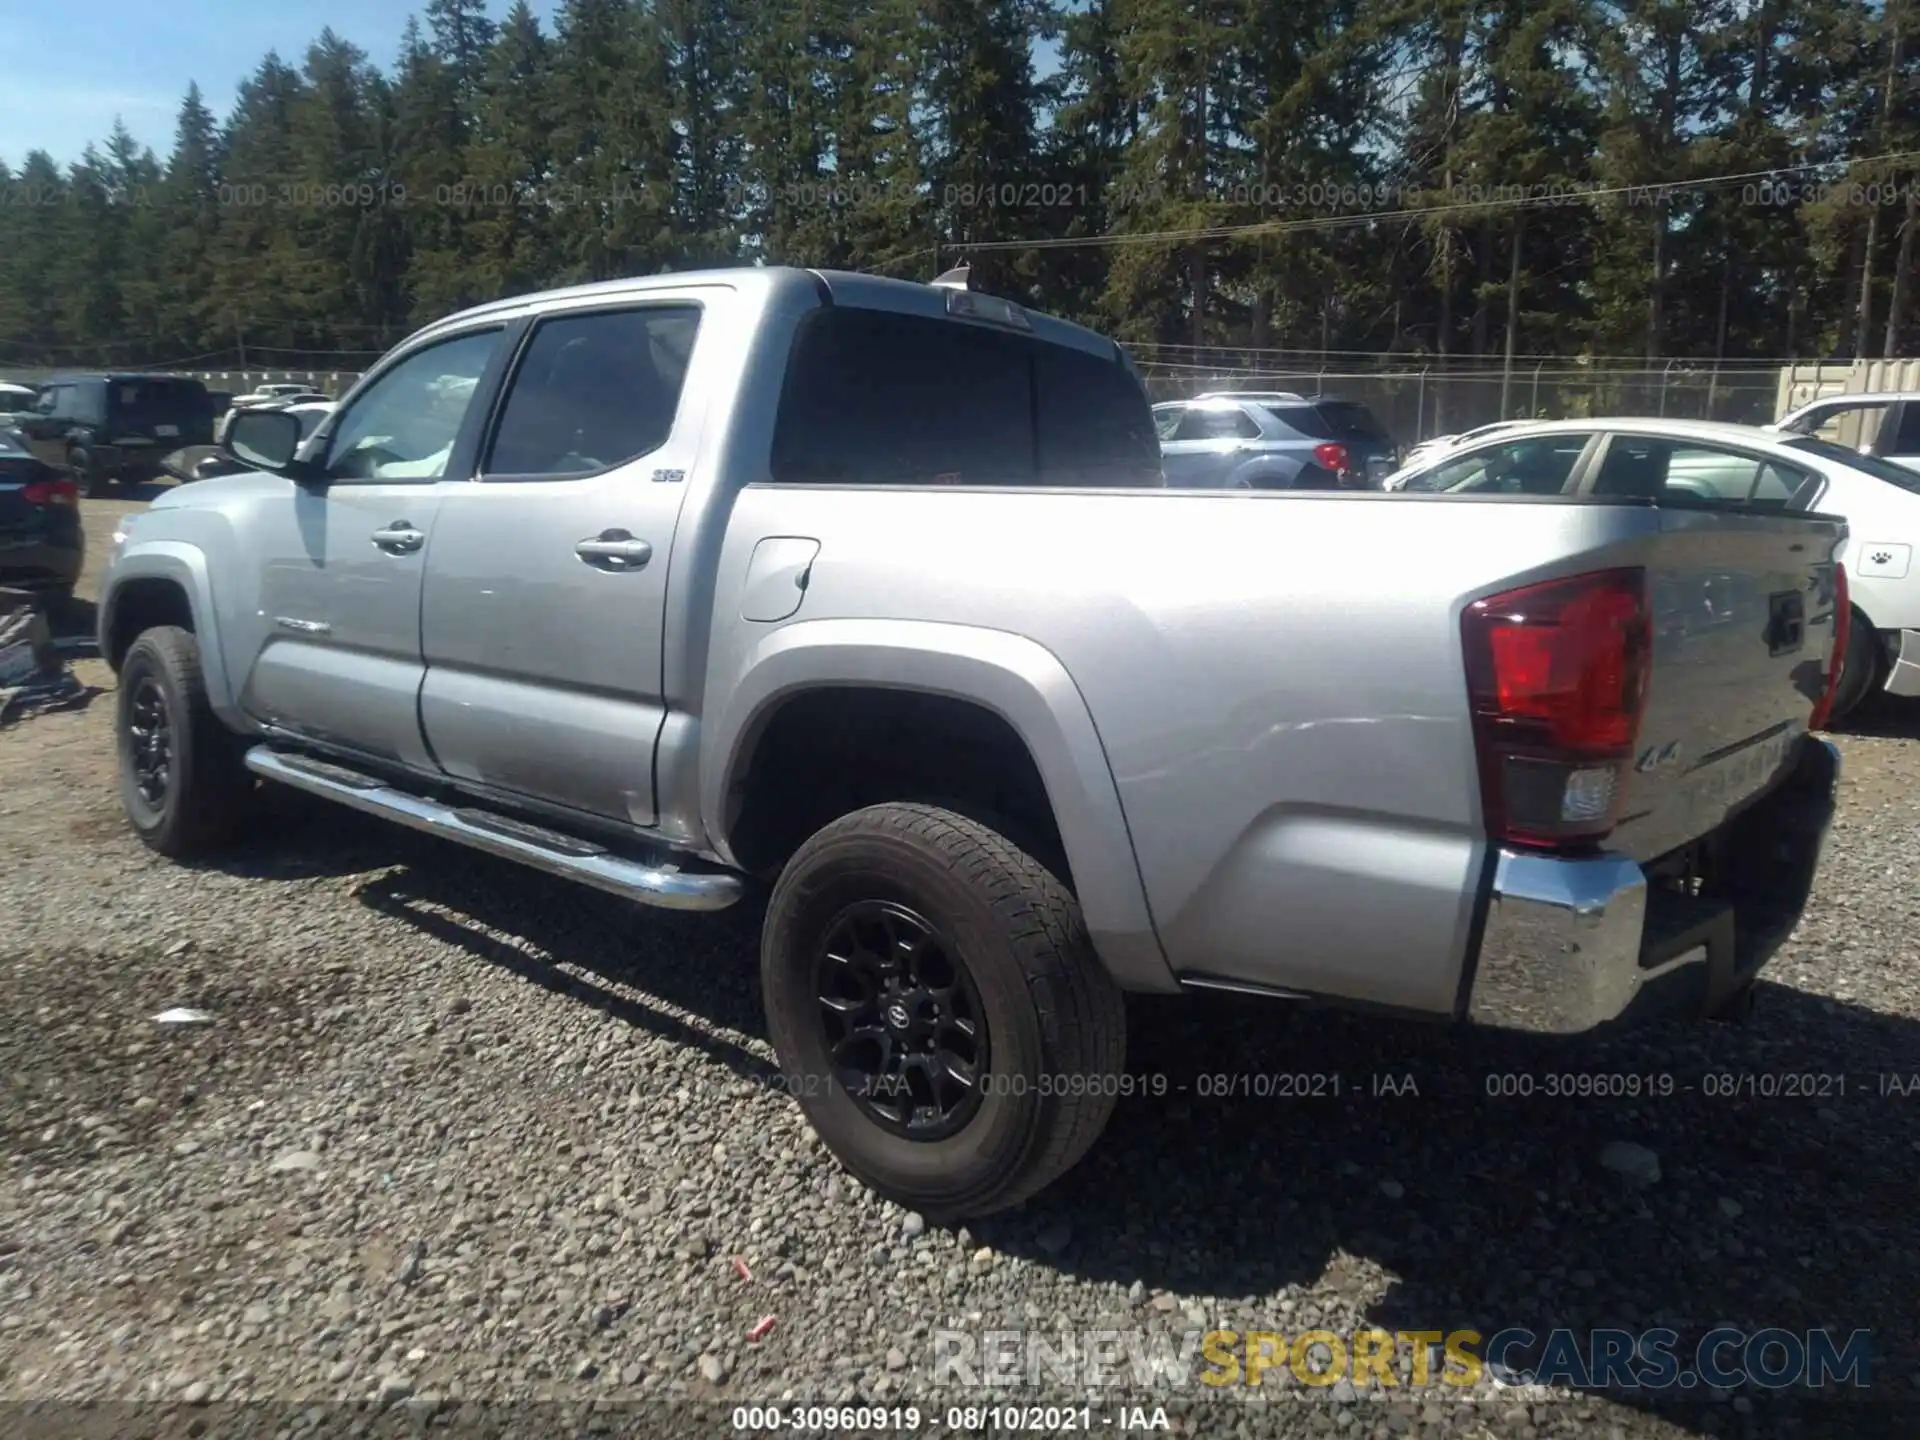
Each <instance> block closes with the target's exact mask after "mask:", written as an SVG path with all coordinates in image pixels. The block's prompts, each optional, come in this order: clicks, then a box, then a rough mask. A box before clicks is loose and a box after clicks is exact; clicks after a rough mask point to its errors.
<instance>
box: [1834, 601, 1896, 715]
mask: <svg viewBox="0 0 1920 1440" xmlns="http://www.w3.org/2000/svg"><path fill="white" fill-rule="evenodd" d="M1884 668H1885V667H1884V665H1883V662H1882V656H1881V651H1880V639H1879V637H1878V636H1877V635H1875V634H1874V631H1873V622H1872V621H1870V620H1868V619H1867V617H1866V616H1864V615H1862V614H1861V613H1860V612H1859V611H1858V610H1855V611H1854V612H1853V616H1852V619H1851V620H1850V621H1849V622H1848V625H1847V653H1846V658H1845V659H1843V660H1842V661H1841V662H1840V683H1839V684H1838V685H1837V686H1835V687H1834V695H1833V710H1832V711H1831V713H1830V714H1829V715H1828V716H1827V720H1828V723H1829V724H1834V723H1837V722H1838V721H1840V720H1843V719H1845V718H1846V717H1847V716H1848V715H1849V714H1851V713H1852V712H1853V711H1855V710H1858V709H1859V708H1860V706H1861V704H1862V702H1864V701H1865V700H1866V698H1867V696H1868V695H1870V694H1871V693H1872V692H1873V691H1874V690H1876V689H1878V688H1879V686H1880V683H1881V681H1882V680H1883V679H1884V675H1883V670H1884Z"/></svg>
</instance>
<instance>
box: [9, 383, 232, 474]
mask: <svg viewBox="0 0 1920 1440" xmlns="http://www.w3.org/2000/svg"><path fill="white" fill-rule="evenodd" d="M213 421H214V412H213V397H212V396H211V395H209V394H208V393H207V387H206V386H205V385H202V384H201V383H200V382H199V381H198V380H192V379H188V378H187V377H186V376H182V375H141V374H132V375H62V376H59V377H57V378H56V379H54V380H52V381H50V382H49V383H48V384H47V386H46V388H45V389H43V390H42V391H41V392H40V399H39V402H38V403H37V404H36V405H35V406H34V408H33V410H32V412H31V413H30V414H28V415H25V416H23V417H22V418H21V421H20V429H21V430H22V431H23V432H24V433H25V434H26V437H27V443H28V445H29V446H30V447H31V448H32V450H33V453H34V454H35V455H36V456H38V457H39V458H40V459H41V460H43V461H45V462H46V463H47V464H49V465H57V466H59V467H60V468H62V469H64V470H65V471H67V473H68V474H70V475H71V476H72V477H73V480H74V483H75V484H76V485H78V486H79V487H80V488H81V489H82V490H84V491H86V492H87V493H88V494H89V495H91V494H94V493H96V492H97V491H99V490H100V488H101V487H102V486H104V485H107V484H111V483H114V482H119V483H121V484H125V485H136V484H138V483H140V482H141V481H142V480H150V479H152V478H153V477H154V476H156V475H158V474H159V473H160V462H161V460H163V459H164V458H165V457H166V456H168V455H170V454H172V453H173V452H174V451H175V450H179V449H181V448H183V447H185V446H188V445H211V444H212V443H213Z"/></svg>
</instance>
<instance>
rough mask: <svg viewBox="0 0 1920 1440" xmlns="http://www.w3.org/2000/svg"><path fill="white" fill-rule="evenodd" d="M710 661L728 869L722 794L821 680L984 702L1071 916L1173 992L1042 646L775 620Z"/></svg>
mask: <svg viewBox="0 0 1920 1440" xmlns="http://www.w3.org/2000/svg"><path fill="white" fill-rule="evenodd" d="M728 668H729V667H722V666H719V665H716V666H715V669H714V672H713V673H714V679H713V680H712V682H711V683H710V688H709V696H708V703H707V705H706V714H707V715H708V716H709V717H712V718H711V720H710V721H709V723H708V725H707V727H706V729H705V734H704V736H703V744H702V755H701V766H700V769H701V783H700V797H701V816H702V823H703V825H704V827H705V829H706V833H707V834H708V836H710V837H712V838H713V843H714V846H715V849H716V850H717V851H718V852H719V853H720V854H721V855H722V856H724V857H726V858H727V859H728V860H729V862H730V863H731V862H732V858H733V857H732V852H731V849H730V846H729V845H728V842H727V838H726V833H725V829H726V827H725V813H726V812H725V800H726V796H727V793H728V790H729V787H730V786H732V785H733V784H735V783H736V781H737V777H738V775H739V774H741V773H743V771H744V767H745V766H746V765H747V764H748V763H749V759H750V755H751V749H752V746H753V744H754V743H755V742H756V740H757V738H758V736H759V734H760V733H761V732H762V730H763V728H764V725H765V722H766V720H767V718H768V717H769V716H771V715H772V713H773V712H774V711H775V710H776V709H777V708H778V707H779V705H780V704H782V703H783V702H784V701H786V700H787V699H789V698H791V697H792V696H794V695H797V694H799V693H801V692H802V691H805V690H808V689H814V688H818V687H821V686H848V685H855V686H858V685H871V686H879V687H886V688H890V689H909V690H920V691H923V692H925V693H928V694H934V695H945V696H950V697H952V698H954V699H956V700H962V701H969V702H972V703H974V704H977V705H983V706H985V707H986V708H987V709H989V710H992V711H994V712H995V713H996V714H998V715H999V716H1000V717H1001V718H1002V719H1004V720H1006V721H1007V723H1008V724H1009V725H1011V726H1012V727H1013V730H1014V732H1015V733H1016V734H1018V735H1019V736H1020V738H1021V739H1022V740H1023V741H1024V742H1025V744H1026V746H1027V749H1028V751H1029V752H1030V753H1031V754H1032V756H1033V759H1034V763H1035V766H1036V768H1037V769H1038V770H1039V772H1040V778H1041V781H1042V783H1043V784H1044V785H1045V786H1046V790H1047V796H1048V799H1049V801H1050V803H1051V804H1052V806H1053V811H1054V819H1055V822H1056V824H1057V825H1058V827H1059V830H1060V838H1061V841H1062V843H1063V844H1064V845H1065V847H1066V851H1067V861H1068V863H1069V864H1070V865H1071V866H1072V867H1073V873H1074V877H1075V882H1076V886H1077V890H1078V898H1079V901H1080V908H1081V911H1082V913H1083V914H1084V915H1085V917H1086V921H1087V928H1088V930H1089V932H1090V933H1091V934H1092V936H1093V939H1094V943H1095V946H1096V948H1097V949H1098V950H1099V952H1100V955H1101V958H1102V959H1103V960H1105V961H1106V963H1107V965H1108V967H1109V969H1110V970H1111V971H1112V972H1113V974H1114V977H1115V979H1116V980H1117V981H1118V982H1119V983H1121V984H1122V985H1124V986H1126V987H1127V988H1130V989H1137V990H1172V989H1174V988H1177V987H1176V985H1175V982H1174V980H1173V977H1172V975H1171V973H1170V972H1169V971H1168V969H1167V966H1166V961H1165V957H1164V955H1163V954H1162V953H1161V950H1160V944H1159V941H1158V939H1157V937H1156V936H1155V933H1154V928H1153V918H1152V915H1151V913H1150V912H1149V910H1148V907H1147V899H1146V890H1145V886H1144V884H1143V883H1142V880H1141V876H1140V868H1139V864H1138V862H1137V860H1136V859H1135V857H1134V853H1133V847H1132V843H1131V841H1130V839H1129V836H1128V832H1127V822H1126V817H1125V814H1124V813H1123V811H1122V809H1121V806H1120V796H1119V791H1118V789H1117V788H1116V786H1115V785H1114V781H1113V774H1112V771H1111V770H1110V769H1109V767H1108V764H1107V757H1106V752H1105V750H1104V748H1103V747H1102V745H1101V742H1100V736H1099V733H1098V731H1097V730H1096V729H1095V728H1094V724H1093V720H1092V717H1091V715H1090V714H1089V713H1088V711H1087V707H1086V702H1085V701H1084V700H1083V699H1082V698H1081V696H1080V692H1079V690H1078V689H1077V688H1076V687H1075V686H1074V683H1073V681H1072V679H1071V677H1069V676H1068V674H1067V672H1066V669H1065V667H1063V666H1062V665H1061V663H1060V661H1059V660H1058V659H1057V658H1056V657H1055V656H1054V655H1053V654H1052V653H1051V652H1049V651H1048V650H1046V649H1045V648H1044V647H1043V646H1041V645H1039V644H1037V643H1036V642H1034V641H1032V640H1029V639H1025V638H1023V637H1021V636H1017V635H1012V634H1009V633H1006V632H1004V631H989V630H976V629H973V628H972V627H969V626H963V625H953V624H944V623H938V622H927V621H895V620H855V619H834V620H817V621H802V622H799V623H795V624H789V625H784V626H782V627H780V628H779V629H777V630H775V631H773V632H771V633H769V634H766V635H763V636H761V637H760V638H759V639H758V640H757V641H756V642H755V643H754V644H753V645H752V646H751V648H750V649H748V650H747V651H746V653H745V654H743V655H742V656H741V657H740V659H739V661H738V663H737V665H735V666H733V667H730V670H731V673H728Z"/></svg>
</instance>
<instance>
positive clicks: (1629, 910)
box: [1467, 737, 1840, 1034]
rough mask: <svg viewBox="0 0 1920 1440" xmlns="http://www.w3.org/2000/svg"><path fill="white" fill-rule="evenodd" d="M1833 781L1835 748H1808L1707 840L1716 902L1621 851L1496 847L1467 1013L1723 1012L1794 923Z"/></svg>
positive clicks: (1529, 1020) (1513, 1023) (1584, 1022)
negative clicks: (1676, 886) (1568, 852)
mask: <svg viewBox="0 0 1920 1440" xmlns="http://www.w3.org/2000/svg"><path fill="white" fill-rule="evenodd" d="M1839 777H1840V752H1839V751H1838V750H1836V749H1835V748H1834V747H1833V746H1832V745H1830V744H1829V743H1827V742H1826V741H1824V740H1819V739H1815V738H1811V737H1809V738H1808V739H1806V740H1805V741H1803V743H1802V744H1801V746H1800V750H1799V755H1798V757H1797V759H1796V762H1795V765H1794V768H1793V770H1792V772H1791V773H1790V774H1789V775H1788V776H1787V778H1786V779H1785V780H1784V781H1782V782H1781V783H1780V784H1779V785H1778V786H1776V787H1775V788H1774V789H1773V790H1772V791H1771V792H1769V793H1768V794H1767V795H1766V797H1765V798H1764V799H1762V800H1760V801H1759V802H1758V803H1757V804H1755V805H1753V806H1751V807H1750V808H1749V809H1747V810H1745V811H1743V812H1741V814H1739V815H1738V816H1736V817H1734V818H1733V819H1732V820H1730V821H1728V823H1727V824H1726V825H1724V826H1723V827H1722V828H1721V829H1720V830H1719V831H1717V832H1715V834H1714V835H1712V836H1709V837H1707V838H1706V840H1704V841H1703V842H1701V854H1702V855H1703V857H1709V858H1708V860H1707V863H1709V864H1710V865H1711V866H1712V868H1713V871H1714V874H1713V877H1712V878H1713V883H1712V885H1711V886H1710V887H1709V892H1710V898H1709V896H1708V895H1699V896H1696V895H1687V894H1681V893H1678V892H1677V891H1675V890H1673V889H1671V888H1669V887H1665V886H1662V885H1659V884H1657V883H1655V884H1650V883H1649V881H1648V876H1647V869H1646V868H1643V867H1642V866H1641V865H1640V864H1638V863H1637V862H1635V861H1633V860H1632V859H1629V858H1628V857H1626V856H1624V855H1607V854H1601V855H1596V856H1592V857H1587V858H1580V859H1566V858H1558V857H1554V856H1548V855H1534V854H1528V853H1525V852H1522V851H1514V850H1502V851H1501V852H1500V853H1499V856H1498V859H1497V862H1496V864H1495V869H1494V878H1493V894H1492V897H1491V899H1490V901H1489V903H1488V907H1487V918H1486V923H1485V926H1484V927H1483V930H1482V937H1481V944H1480V951H1479V959H1478V964H1477V966H1476V968H1475V971H1474V977H1473V983H1472V986H1471V989H1470V992H1469V998H1468V1002H1467V1018H1468V1019H1469V1020H1471V1021H1473V1022H1474V1023H1476V1024H1483V1025H1492V1026H1498V1027H1500V1028H1502V1029H1511V1030H1529V1031H1536V1032H1540V1033H1545V1034H1575V1033H1579V1032H1582V1031H1588V1030H1593V1029H1597V1028H1599V1027H1601V1026H1603V1025H1608V1024H1610V1023H1612V1022H1616V1021H1627V1022H1631V1021H1635V1020H1639V1019H1643V1018H1651V1017H1652V1016H1654V1015H1658V1014H1671V1013H1675V1012H1681V1013H1691V1014H1695V1015H1704V1014H1711V1013H1713V1012H1714V1011H1716V1010H1718V1009H1720V1008H1721V1007H1722V1006H1723V1005H1724V1004H1726V1002H1727V1001H1728V1000H1729V999H1730V998H1731V997H1733V996H1734V995H1735V994H1736V993H1737V992H1739V990H1740V989H1741V988H1742V987H1743V986H1745V985H1746V984H1747V982H1748V981H1750V980H1752V978H1753V977H1754V975H1755V974H1757V973H1758V972H1759V970H1760V967H1761V966H1763V965H1764V964H1766V962H1767V961H1768V960H1769V959H1771V958H1772V956H1773V954H1774V952H1775V951H1776V950H1778V949H1779V948H1780V946H1781V944H1782V943H1783V942H1784V941H1785V940H1786V938H1787V937H1788V936H1789V935H1790V934H1792V933H1793V929H1794V926H1795V925H1797V924H1798V923H1799V919H1800V913H1801V911H1802V910H1803V909H1804V908H1805V906H1806V901H1807V894H1808V892H1809V891H1810V889H1811V888H1812V884H1813V875H1814V871H1815V869H1816V868H1817V867H1818V865H1819V862H1820V850H1821V847H1822V845H1823V844H1824V842H1825V838H1826V831H1827V826H1828V823H1829V822H1830V821H1831V820H1832V818H1833V808H1834V790H1835V787H1836V785H1837V784H1838V782H1839Z"/></svg>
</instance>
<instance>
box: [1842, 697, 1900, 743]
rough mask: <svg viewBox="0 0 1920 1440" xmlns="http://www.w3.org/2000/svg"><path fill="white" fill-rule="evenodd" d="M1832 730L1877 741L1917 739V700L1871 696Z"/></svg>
mask: <svg viewBox="0 0 1920 1440" xmlns="http://www.w3.org/2000/svg"><path fill="white" fill-rule="evenodd" d="M1834 728H1835V730H1836V731H1837V732H1838V733H1840V734H1841V735H1862V736H1868V737H1871V738H1874V739H1879V740H1916V739H1920V700H1910V699H1906V698H1903V697H1900V696H1896V695H1887V694H1879V695H1874V696H1871V697H1869V698H1868V700H1867V701H1866V702H1865V703H1864V704H1863V705H1861V707H1860V708H1859V709H1858V710H1856V711H1854V712H1853V714H1851V715H1849V716H1848V717H1847V718H1846V719H1845V720H1844V721H1842V722H1841V723H1840V724H1839V725H1837V726H1835V727H1834Z"/></svg>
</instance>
